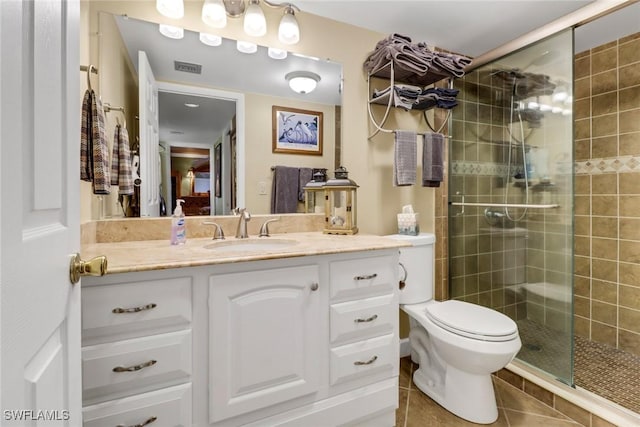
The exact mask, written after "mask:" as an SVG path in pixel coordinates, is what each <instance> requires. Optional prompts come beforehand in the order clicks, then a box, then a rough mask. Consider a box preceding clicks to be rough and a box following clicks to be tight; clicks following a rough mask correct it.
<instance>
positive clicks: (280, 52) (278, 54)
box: [267, 47, 287, 59]
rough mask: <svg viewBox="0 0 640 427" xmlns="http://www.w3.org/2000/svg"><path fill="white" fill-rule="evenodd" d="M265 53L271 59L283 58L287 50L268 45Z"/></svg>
mask: <svg viewBox="0 0 640 427" xmlns="http://www.w3.org/2000/svg"><path fill="white" fill-rule="evenodd" d="M267 55H269V58H273V59H284V58H286V57H287V51H286V50H284V49H276V48H275V47H270V48H269V49H268V50H267Z"/></svg>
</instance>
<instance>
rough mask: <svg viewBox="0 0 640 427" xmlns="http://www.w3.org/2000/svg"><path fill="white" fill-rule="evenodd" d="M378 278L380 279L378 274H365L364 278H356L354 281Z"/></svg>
mask: <svg viewBox="0 0 640 427" xmlns="http://www.w3.org/2000/svg"><path fill="white" fill-rule="evenodd" d="M376 277H378V273H373V274H365V275H362V276H356V277H354V278H353V280H369V279H375V278H376Z"/></svg>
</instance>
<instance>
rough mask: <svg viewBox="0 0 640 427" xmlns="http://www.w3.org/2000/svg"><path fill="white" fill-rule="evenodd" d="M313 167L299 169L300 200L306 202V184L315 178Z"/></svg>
mask: <svg viewBox="0 0 640 427" xmlns="http://www.w3.org/2000/svg"><path fill="white" fill-rule="evenodd" d="M312 173H313V170H312V169H311V168H299V169H298V201H299V202H304V186H305V185H307V183H308V182H309V181H311V178H313V175H312Z"/></svg>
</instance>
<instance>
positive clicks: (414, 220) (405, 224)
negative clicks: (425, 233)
mask: <svg viewBox="0 0 640 427" xmlns="http://www.w3.org/2000/svg"><path fill="white" fill-rule="evenodd" d="M419 233H420V226H419V225H418V214H417V213H405V214H398V234H407V235H409V236H417V235H418V234H419Z"/></svg>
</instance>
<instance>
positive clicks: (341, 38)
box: [84, 1, 435, 234]
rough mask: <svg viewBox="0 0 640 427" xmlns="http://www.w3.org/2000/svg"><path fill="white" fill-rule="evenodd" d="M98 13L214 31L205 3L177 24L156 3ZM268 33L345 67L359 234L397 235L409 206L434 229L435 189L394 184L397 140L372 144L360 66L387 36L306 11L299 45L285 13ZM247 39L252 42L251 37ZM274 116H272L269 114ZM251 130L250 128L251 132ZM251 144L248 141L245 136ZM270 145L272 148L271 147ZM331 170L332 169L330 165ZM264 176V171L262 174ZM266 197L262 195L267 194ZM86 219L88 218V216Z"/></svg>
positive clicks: (346, 146) (345, 131)
mask: <svg viewBox="0 0 640 427" xmlns="http://www.w3.org/2000/svg"><path fill="white" fill-rule="evenodd" d="M92 3H93V8H94V9H95V10H104V11H108V12H111V13H120V14H121V13H126V14H127V15H128V16H130V17H132V18H137V19H144V20H151V21H155V22H165V23H172V24H174V25H175V24H176V23H177V24H179V25H182V26H184V27H185V28H188V29H190V30H194V31H200V30H202V31H205V30H207V31H211V30H210V28H208V27H207V26H206V25H205V24H204V23H203V22H202V21H201V19H200V9H201V7H202V2H201V1H186V2H185V17H184V18H183V19H181V20H180V21H174V20H170V19H167V18H164V17H162V16H161V15H160V14H158V13H157V11H156V10H155V2H153V1H136V2H124V1H123V2H120V1H104V2H92ZM264 11H265V14H266V16H267V25H268V26H269V28H270V30H269V31H268V33H267V35H266V36H264V37H261V38H256V39H253V40H252V41H255V42H257V43H259V44H262V45H269V46H273V47H280V48H286V49H288V50H290V51H293V52H297V53H302V54H306V55H310V56H316V57H320V58H328V59H331V60H333V61H336V62H339V63H341V64H342V65H343V73H344V91H343V104H342V135H341V137H342V150H341V152H342V164H343V165H344V166H345V167H346V168H347V169H348V170H349V171H350V177H351V178H352V179H354V180H355V181H356V182H357V183H358V184H359V185H360V189H359V192H358V203H359V206H358V225H359V228H360V230H361V232H365V233H375V234H388V233H394V232H395V231H396V216H395V215H396V213H397V212H398V211H399V210H400V207H401V206H402V205H405V204H409V203H411V204H413V205H414V206H415V208H416V210H417V211H418V212H420V227H421V229H422V230H423V231H434V227H435V225H434V194H435V190H434V189H427V188H422V187H404V188H395V187H393V185H392V178H391V174H392V160H393V140H392V136H391V135H390V134H385V135H380V136H378V137H376V138H374V140H373V141H369V140H368V139H367V136H368V134H369V132H370V130H371V129H372V128H371V126H370V124H369V122H368V115H367V98H368V94H367V82H366V75H365V73H364V72H363V69H362V64H363V62H364V60H365V58H366V56H367V54H368V53H369V51H371V50H373V48H374V47H375V44H376V43H377V42H378V41H379V40H380V39H382V38H383V37H385V36H386V34H380V33H376V32H372V31H367V30H364V29H361V28H357V27H353V26H350V25H346V24H342V23H338V22H335V21H331V20H328V19H324V18H320V17H317V16H314V15H310V14H307V13H304V12H300V13H298V14H296V17H297V19H298V22H299V24H300V28H301V40H300V43H298V44H297V45H295V46H285V45H282V44H281V43H280V42H279V41H278V40H277V35H276V31H275V30H274V28H276V27H277V25H278V22H279V20H280V16H281V13H282V11H280V10H274V9H270V8H265V10H264ZM219 34H220V35H221V36H223V37H228V38H239V35H241V34H242V38H245V39H246V38H247V37H246V36H245V35H244V34H243V33H242V21H240V20H230V21H229V24H228V25H227V27H226V28H224V29H222V30H220V31H219ZM248 39H251V38H250V37H249V38H248ZM392 115H393V116H395V117H397V123H394V122H393V120H392V121H391V122H390V124H389V126H390V127H392V128H393V127H402V128H405V129H409V128H415V126H416V121H417V120H418V116H417V115H413V116H412V115H410V114H408V113H405V112H402V111H394V112H393V113H392ZM269 117H270V116H269ZM247 130H248V129H247ZM247 140H249V138H247ZM267 145H268V146H270V144H267ZM329 168H330V169H331V168H332V166H329ZM261 173H264V172H261ZM263 197H264V196H263ZM84 218H85V219H86V216H85V217H84Z"/></svg>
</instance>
